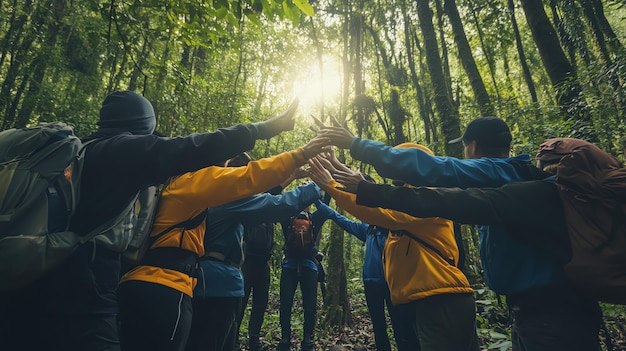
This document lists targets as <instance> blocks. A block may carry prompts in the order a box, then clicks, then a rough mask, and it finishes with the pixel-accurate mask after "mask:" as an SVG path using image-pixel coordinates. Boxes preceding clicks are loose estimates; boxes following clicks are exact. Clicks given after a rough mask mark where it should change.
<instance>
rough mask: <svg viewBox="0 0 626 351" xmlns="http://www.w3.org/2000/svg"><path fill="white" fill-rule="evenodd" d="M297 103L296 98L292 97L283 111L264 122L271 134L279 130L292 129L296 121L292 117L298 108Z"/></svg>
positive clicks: (277, 132)
mask: <svg viewBox="0 0 626 351" xmlns="http://www.w3.org/2000/svg"><path fill="white" fill-rule="evenodd" d="M299 103H300V101H299V100H298V99H293V101H291V103H290V104H289V107H287V110H285V112H283V113H281V114H280V115H278V116H276V117H273V118H270V119H268V120H267V121H265V122H264V123H265V125H266V126H267V127H268V129H269V130H270V131H271V133H272V135H277V134H280V133H281V132H285V131H289V130H293V127H294V125H295V123H296V121H295V119H294V117H295V115H296V110H297V109H298V104H299Z"/></svg>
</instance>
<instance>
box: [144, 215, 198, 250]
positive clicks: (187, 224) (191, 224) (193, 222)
mask: <svg viewBox="0 0 626 351" xmlns="http://www.w3.org/2000/svg"><path fill="white" fill-rule="evenodd" d="M208 211H209V210H208V209H205V210H204V211H202V212H200V213H199V214H198V215H197V216H195V217H193V218H190V219H188V220H186V221H183V222H180V223H176V224H173V225H171V226H169V227H167V228H166V229H164V230H162V231H160V232H159V233H158V234H156V235H153V236H150V237H149V238H148V240H149V244H148V248H150V246H152V244H154V242H156V241H157V239H159V238H160V237H162V236H163V235H165V234H167V233H169V232H171V231H172V230H173V229H175V228H184V229H193V228H195V227H197V226H199V225H200V224H202V221H204V219H205V218H206V215H207V213H208Z"/></svg>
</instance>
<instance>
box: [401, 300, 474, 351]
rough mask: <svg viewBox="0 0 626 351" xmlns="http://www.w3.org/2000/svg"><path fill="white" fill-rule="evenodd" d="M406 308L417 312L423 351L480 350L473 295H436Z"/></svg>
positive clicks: (416, 318)
mask: <svg viewBox="0 0 626 351" xmlns="http://www.w3.org/2000/svg"><path fill="white" fill-rule="evenodd" d="M406 305H408V306H410V307H411V308H413V309H414V311H415V325H414V328H415V334H416V335H417V337H418V338H419V345H420V349H421V351H478V350H479V347H478V336H477V334H476V303H475V301H474V296H473V295H472V294H471V293H458V294H440V295H433V296H429V297H425V298H423V299H419V300H416V301H413V302H410V303H408V304H406ZM403 306H404V305H403Z"/></svg>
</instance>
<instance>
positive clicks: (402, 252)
mask: <svg viewBox="0 0 626 351" xmlns="http://www.w3.org/2000/svg"><path fill="white" fill-rule="evenodd" d="M401 147H419V148H421V149H423V150H425V151H427V152H428V153H430V154H432V151H430V150H429V149H428V148H426V147H423V146H421V145H418V144H401ZM309 165H310V166H311V178H312V179H313V181H315V182H316V183H317V184H318V185H319V186H320V187H321V188H322V189H323V190H325V191H326V192H327V193H328V194H330V195H331V196H332V197H333V198H334V199H335V202H336V203H337V206H339V207H341V208H343V209H344V210H346V211H348V212H350V213H351V214H352V215H353V216H355V217H356V218H358V219H359V220H361V221H367V223H370V224H372V225H378V226H381V227H384V228H389V230H390V233H389V236H388V238H387V242H386V243H385V248H384V252H383V266H384V271H385V279H386V280H387V284H388V285H389V290H390V292H391V302H392V303H393V305H394V306H396V305H402V306H403V307H404V308H406V309H409V310H410V311H408V314H409V315H413V316H415V317H414V324H413V328H412V329H413V330H414V332H415V333H416V335H417V338H418V340H419V345H416V350H421V351H475V350H478V349H479V348H478V338H477V335H476V326H475V323H476V304H475V301H474V296H473V289H472V288H471V287H470V285H469V282H468V280H467V278H466V277H465V275H464V274H463V272H461V270H460V269H459V268H458V267H457V264H458V260H459V250H458V247H457V245H456V241H455V239H454V228H453V224H452V222H451V221H449V220H446V219H443V218H416V217H413V216H410V215H407V214H405V213H402V212H399V211H394V210H388V209H382V208H370V207H365V206H360V205H357V204H356V196H355V194H352V193H350V192H347V191H345V189H343V186H342V185H341V184H340V183H339V182H337V181H336V180H335V179H333V175H331V171H332V172H333V173H334V175H335V176H336V177H337V179H341V178H342V177H355V176H359V174H358V172H354V171H351V170H349V169H348V168H347V167H342V170H338V169H337V168H335V167H334V166H333V165H332V163H331V162H330V161H328V160H327V159H324V158H321V157H319V156H318V157H315V158H313V159H311V160H309Z"/></svg>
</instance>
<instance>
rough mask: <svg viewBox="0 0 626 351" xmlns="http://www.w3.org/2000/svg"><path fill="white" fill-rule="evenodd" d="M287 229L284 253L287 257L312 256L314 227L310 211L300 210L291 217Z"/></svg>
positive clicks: (300, 257) (301, 257)
mask: <svg viewBox="0 0 626 351" xmlns="http://www.w3.org/2000/svg"><path fill="white" fill-rule="evenodd" d="M287 231H288V232H287V239H286V242H285V255H286V256H287V257H288V258H297V259H303V258H312V257H313V253H314V252H313V251H314V248H315V229H314V228H313V221H311V213H309V212H307V211H302V212H300V214H298V215H297V216H294V217H292V218H291V223H290V225H289V227H288V228H287Z"/></svg>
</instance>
